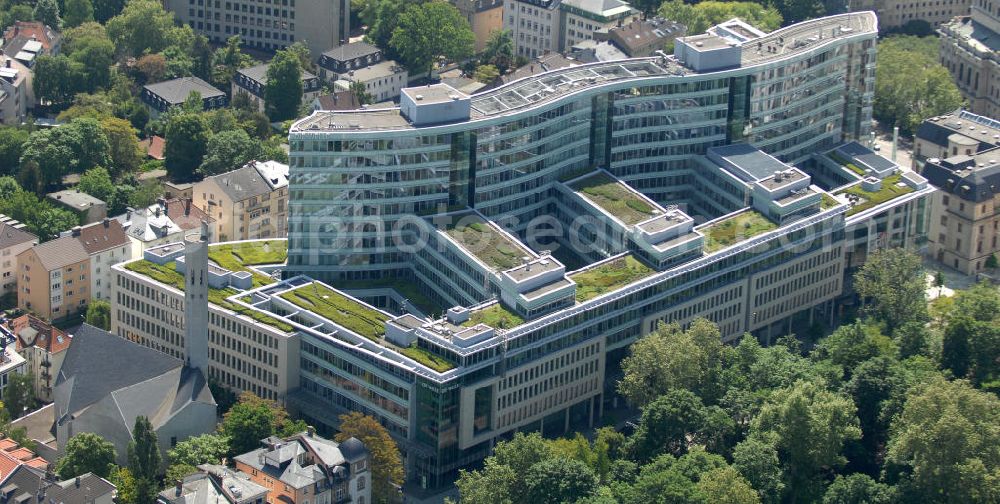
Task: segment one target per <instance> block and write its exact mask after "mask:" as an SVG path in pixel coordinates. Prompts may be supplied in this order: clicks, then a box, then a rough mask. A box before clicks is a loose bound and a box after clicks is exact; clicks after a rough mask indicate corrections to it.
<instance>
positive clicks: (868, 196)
mask: <svg viewBox="0 0 1000 504" xmlns="http://www.w3.org/2000/svg"><path fill="white" fill-rule="evenodd" d="M902 180H903V176H902V175H901V174H899V173H897V174H895V175H890V176H888V177H886V178H884V179H882V188H881V189H879V190H878V191H877V192H869V191H866V190H864V189H862V188H861V184H858V185H855V186H852V187H849V188H848V189H847V190H845V191H844V192H843V194H853V195H855V196H857V197H859V198H861V199H862V201H859V202H858V203H857V204H856V205H854V206H852V207H851V208H850V209H848V210H847V215H854V214H856V213H858V212H863V211H865V210H868V209H869V208H872V207H875V206H878V205H880V204H882V203H885V202H886V201H889V200H892V199H895V198H898V197H900V196H902V195H904V194H906V193H911V192H913V188H912V187H910V186H908V185H906V184H903V185H902V186H897V185H896V184H898V183H899V182H900V181H902Z"/></svg>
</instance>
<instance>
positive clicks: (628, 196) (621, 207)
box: [569, 172, 662, 226]
mask: <svg viewBox="0 0 1000 504" xmlns="http://www.w3.org/2000/svg"><path fill="white" fill-rule="evenodd" d="M569 186H570V188H572V189H573V190H574V191H576V192H577V194H580V195H581V196H583V197H584V198H585V199H586V200H587V201H590V202H591V203H593V204H595V205H597V206H598V207H600V208H602V209H603V210H604V211H605V212H608V213H609V214H611V215H613V216H615V217H616V218H618V219H619V220H621V221H622V222H624V223H625V224H626V225H629V226H632V225H635V224H638V223H640V222H642V221H644V220H647V219H651V218H653V217H655V216H657V215H660V214H662V212H661V211H660V210H659V209H658V208H656V207H655V206H654V205H653V204H650V202H649V201H647V200H646V198H644V197H643V196H641V195H640V194H639V193H638V192H636V191H634V190H632V188H630V187H628V186H626V185H625V184H624V183H622V182H620V181H619V180H617V179H614V178H612V177H610V176H609V175H607V174H606V173H604V172H597V173H595V174H593V175H587V176H584V177H583V178H580V179H577V180H575V181H573V182H571V183H570V184H569Z"/></svg>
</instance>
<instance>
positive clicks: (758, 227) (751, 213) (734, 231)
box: [701, 210, 778, 252]
mask: <svg viewBox="0 0 1000 504" xmlns="http://www.w3.org/2000/svg"><path fill="white" fill-rule="evenodd" d="M777 228H778V225H777V224H775V223H773V222H771V221H770V220H768V218H767V217H764V215H763V214H761V213H760V212H757V211H756V210H747V211H745V212H742V213H739V214H737V215H734V216H732V217H729V218H728V219H725V220H722V221H719V222H716V223H714V224H712V225H710V226H708V227H705V228H702V229H701V232H702V233H704V234H705V251H706V252H715V251H716V250H719V249H722V248H725V247H728V246H730V245H735V244H737V243H739V242H741V241H743V240H746V239H748V238H752V237H754V236H756V235H759V234H761V233H766V232H768V231H772V230H774V229H777Z"/></svg>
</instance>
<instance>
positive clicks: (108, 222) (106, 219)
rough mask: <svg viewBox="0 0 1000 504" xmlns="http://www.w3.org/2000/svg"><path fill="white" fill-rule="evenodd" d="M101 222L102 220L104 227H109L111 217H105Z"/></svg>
mask: <svg viewBox="0 0 1000 504" xmlns="http://www.w3.org/2000/svg"><path fill="white" fill-rule="evenodd" d="M103 222H104V227H111V219H109V218H107V217H105V218H104V221H103Z"/></svg>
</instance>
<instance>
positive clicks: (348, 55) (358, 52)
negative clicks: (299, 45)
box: [323, 42, 379, 61]
mask: <svg viewBox="0 0 1000 504" xmlns="http://www.w3.org/2000/svg"><path fill="white" fill-rule="evenodd" d="M377 52H379V48H377V47H375V46H373V45H371V44H368V43H366V42H351V43H350V44H344V45H341V46H337V47H334V48H333V49H330V50H328V51H325V52H323V56H326V57H328V58H330V59H334V60H337V61H348V60H352V59H354V58H360V57H362V56H368V55H369V54H375V53H377Z"/></svg>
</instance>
